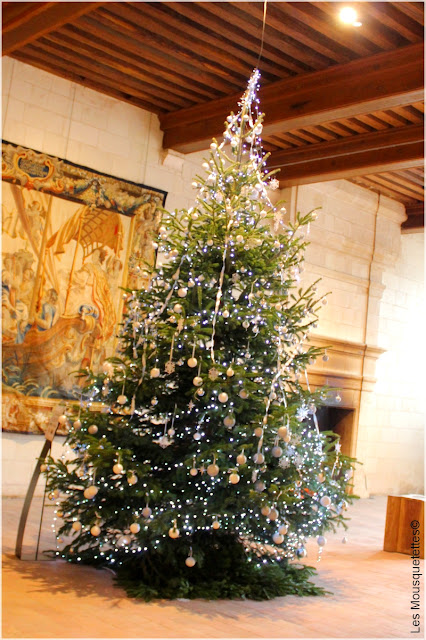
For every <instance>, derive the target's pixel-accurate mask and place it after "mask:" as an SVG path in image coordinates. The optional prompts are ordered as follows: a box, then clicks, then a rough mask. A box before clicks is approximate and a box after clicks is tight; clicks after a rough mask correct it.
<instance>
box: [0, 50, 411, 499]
mask: <svg viewBox="0 0 426 640" xmlns="http://www.w3.org/2000/svg"><path fill="white" fill-rule="evenodd" d="M266 117H267V114H266ZM3 138H4V139H5V140H7V141H9V142H13V143H15V144H21V145H23V146H27V147H31V148H33V149H36V150H38V151H42V152H45V153H48V154H51V155H56V156H58V157H61V158H65V159H67V160H69V161H71V162H74V163H76V164H80V165H84V166H87V167H90V168H92V169H95V170H97V171H101V172H105V173H108V174H111V175H115V176H117V177H121V178H124V179H127V180H132V181H135V182H138V183H142V184H145V185H147V186H150V187H157V188H160V189H164V190H166V191H168V197H167V201H166V207H167V208H168V209H174V208H180V207H189V206H191V205H192V204H193V197H194V196H193V189H192V187H191V182H192V178H193V175H194V174H195V173H196V172H197V171H198V170H199V167H200V164H201V161H202V158H203V155H204V154H203V153H195V154H189V155H187V156H185V157H183V156H181V155H180V154H177V153H173V152H172V153H169V154H167V155H165V154H164V153H163V151H162V132H161V130H160V127H159V121H158V118H157V116H156V115H154V114H150V113H148V112H146V111H143V110H141V109H138V108H136V107H132V106H131V105H128V104H125V103H122V102H119V101H118V100H115V99H114V98H110V97H108V96H104V95H102V94H100V93H97V92H95V91H92V90H91V89H86V88H83V87H81V86H79V85H76V84H75V83H72V82H69V81H67V80H64V79H61V78H57V77H55V76H53V75H51V74H49V73H46V72H44V71H41V70H39V69H35V68H34V67H31V66H28V65H25V64H23V63H20V62H18V61H15V60H12V59H10V58H4V59H3ZM283 196H284V197H285V198H286V199H287V201H288V208H289V210H290V211H291V212H293V213H294V210H295V209H296V208H297V209H299V210H300V211H302V212H306V211H308V210H310V209H312V208H315V207H322V208H321V210H320V212H319V216H318V220H317V221H316V222H315V223H314V224H312V225H311V228H310V232H309V237H308V239H309V240H310V242H311V244H310V246H309V247H308V250H307V254H306V264H305V272H304V274H303V279H304V280H305V281H309V282H312V280H314V279H317V278H318V277H321V278H322V281H321V283H320V284H319V286H318V290H319V293H326V292H327V291H331V292H332V294H331V295H330V296H329V297H328V304H327V306H325V307H324V308H323V310H322V314H321V320H320V323H319V326H318V329H317V333H318V335H320V336H324V337H330V338H334V339H337V340H342V341H346V342H348V343H354V344H355V345H368V346H369V347H375V346H382V347H384V348H385V349H386V350H387V351H386V353H385V354H384V355H383V356H381V357H380V358H379V361H378V363H377V367H376V377H377V383H376V384H375V385H373V387H372V384H371V381H370V378H371V376H370V375H369V373H370V372H369V370H368V367H369V361H368V359H365V360H364V366H365V368H366V371H365V380H366V381H367V382H368V384H367V382H366V384H365V385H364V387H363V388H362V390H361V394H360V406H359V407H358V411H359V438H358V445H357V449H356V451H357V455H358V457H359V458H360V459H361V461H362V462H363V463H364V466H363V467H362V470H361V471H360V472H358V474H357V484H358V487H359V488H360V490H362V491H363V492H364V495H365V494H367V493H388V492H401V491H403V492H407V491H415V492H418V491H421V490H422V486H421V483H422V479H423V473H422V451H423V448H422V445H421V442H420V437H421V434H422V420H421V411H420V405H421V403H420V400H419V399H418V398H420V389H419V387H420V384H419V378H420V374H419V375H417V374H415V375H413V371H415V370H416V371H417V370H418V359H419V358H418V355H417V354H418V349H417V347H416V346H415V339H417V338H418V339H420V337H421V336H418V335H417V334H418V333H421V321H420V320H419V319H418V317H419V314H418V312H415V308H416V304H417V302H416V301H417V297H418V295H419V292H420V291H421V286H422V285H421V276H422V274H423V270H422V268H421V261H422V249H423V244H422V238H423V236H422V235H409V236H402V237H401V234H400V223H401V221H402V220H403V219H404V217H405V216H404V209H403V207H402V205H400V204H398V203H396V202H394V201H392V200H390V199H389V198H386V197H382V198H380V200H379V198H378V196H377V195H376V194H374V193H372V192H370V191H368V190H366V189H363V188H362V187H359V186H356V185H353V184H351V183H349V182H347V181H344V180H339V181H335V182H329V183H322V184H314V185H307V186H303V187H299V188H293V189H291V190H286V192H285V193H284V194H283ZM413 310H414V311H413ZM367 374H368V375H367ZM42 442H43V438H41V437H40V436H31V435H21V434H7V433H4V434H3V493H4V494H5V495H23V494H24V493H25V491H26V488H27V486H28V482H29V479H30V477H31V473H32V470H33V468H34V465H35V461H36V458H37V456H38V455H39V453H40V450H41V447H42ZM59 447H60V441H58V443H57V450H59ZM396 460H399V464H396ZM40 491H42V486H41V484H40V486H39V487H38V492H40Z"/></svg>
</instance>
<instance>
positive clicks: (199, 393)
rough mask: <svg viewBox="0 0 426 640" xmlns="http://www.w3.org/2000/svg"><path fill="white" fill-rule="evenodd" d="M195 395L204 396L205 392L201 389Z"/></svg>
mask: <svg viewBox="0 0 426 640" xmlns="http://www.w3.org/2000/svg"><path fill="white" fill-rule="evenodd" d="M195 393H196V394H197V396H203V395H204V394H205V391H204V389H202V388H201V387H200V388H199V389H197V391H196V392H195Z"/></svg>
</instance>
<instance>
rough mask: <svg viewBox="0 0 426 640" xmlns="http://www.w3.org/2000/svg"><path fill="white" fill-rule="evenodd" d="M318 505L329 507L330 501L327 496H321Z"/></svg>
mask: <svg viewBox="0 0 426 640" xmlns="http://www.w3.org/2000/svg"><path fill="white" fill-rule="evenodd" d="M320 504H321V506H323V507H329V506H330V505H331V500H330V498H329V497H328V496H323V497H322V498H321V500H320Z"/></svg>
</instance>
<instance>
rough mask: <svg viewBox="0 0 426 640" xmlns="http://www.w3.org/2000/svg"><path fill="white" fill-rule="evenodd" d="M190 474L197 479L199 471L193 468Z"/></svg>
mask: <svg viewBox="0 0 426 640" xmlns="http://www.w3.org/2000/svg"><path fill="white" fill-rule="evenodd" d="M189 474H190V475H191V476H194V477H195V476H196V475H197V474H198V469H196V468H195V467H192V469H190V470H189Z"/></svg>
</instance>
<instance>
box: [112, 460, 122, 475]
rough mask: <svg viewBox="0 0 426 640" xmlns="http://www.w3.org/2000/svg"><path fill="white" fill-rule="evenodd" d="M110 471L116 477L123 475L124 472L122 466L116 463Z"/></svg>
mask: <svg viewBox="0 0 426 640" xmlns="http://www.w3.org/2000/svg"><path fill="white" fill-rule="evenodd" d="M112 470H113V471H114V473H115V474H116V475H121V474H122V473H123V471H124V468H123V465H122V464H120V463H119V462H117V463H116V464H115V465H114V466H113V468H112Z"/></svg>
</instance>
